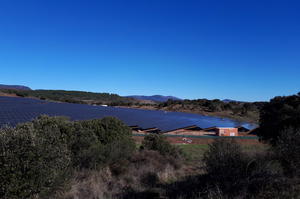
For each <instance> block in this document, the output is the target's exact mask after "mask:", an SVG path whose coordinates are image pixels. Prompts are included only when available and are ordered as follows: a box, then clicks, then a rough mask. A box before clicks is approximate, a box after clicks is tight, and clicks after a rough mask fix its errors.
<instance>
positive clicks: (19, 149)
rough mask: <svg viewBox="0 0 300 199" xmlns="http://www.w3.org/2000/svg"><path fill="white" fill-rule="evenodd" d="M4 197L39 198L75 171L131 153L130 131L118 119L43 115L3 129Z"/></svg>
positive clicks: (97, 166)
mask: <svg viewBox="0 0 300 199" xmlns="http://www.w3.org/2000/svg"><path fill="white" fill-rule="evenodd" d="M0 136H1V137H0V166H1V170H0V185H1V186H0V187H1V188H0V198H34V197H42V196H43V195H47V194H50V193H51V192H52V191H53V190H55V189H56V188H57V187H59V186H62V185H63V184H64V183H65V182H66V180H67V178H68V177H70V176H69V174H71V172H72V171H73V170H77V169H79V170H82V169H100V168H103V167H105V166H110V165H111V164H112V163H115V162H117V161H121V160H122V159H126V158H128V157H130V155H131V154H132V153H133V152H134V150H135V146H134V142H133V140H131V131H130V129H129V128H128V127H127V126H125V125H124V124H123V123H121V122H120V121H119V120H116V119H114V118H104V119H102V120H92V121H85V122H71V121H69V120H68V119H66V118H61V117H47V116H41V117H39V118H38V119H36V120H34V121H32V122H28V123H25V124H21V125H19V126H17V127H16V128H7V129H2V130H1V131H0Z"/></svg>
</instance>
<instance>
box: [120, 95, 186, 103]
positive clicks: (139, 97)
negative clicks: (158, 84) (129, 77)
mask: <svg viewBox="0 0 300 199" xmlns="http://www.w3.org/2000/svg"><path fill="white" fill-rule="evenodd" d="M125 97H129V98H133V99H137V100H151V101H156V102H166V101H168V100H169V99H171V100H182V99H180V98H178V97H174V96H163V95H152V96H146V95H130V96H125Z"/></svg>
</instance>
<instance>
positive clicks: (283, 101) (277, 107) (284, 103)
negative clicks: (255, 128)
mask: <svg viewBox="0 0 300 199" xmlns="http://www.w3.org/2000/svg"><path fill="white" fill-rule="evenodd" d="M290 127H292V128H300V93H299V94H298V95H293V96H287V97H275V98H274V99H272V100H271V101H270V102H269V103H267V104H265V106H264V107H263V108H262V110H261V113H260V129H259V136H260V137H261V138H262V139H263V140H265V141H269V142H270V143H271V144H272V145H276V144H277V141H278V138H279V137H281V136H285V135H284V134H282V133H286V131H284V129H286V128H290Z"/></svg>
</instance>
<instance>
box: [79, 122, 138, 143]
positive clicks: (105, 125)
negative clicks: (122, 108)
mask: <svg viewBox="0 0 300 199" xmlns="http://www.w3.org/2000/svg"><path fill="white" fill-rule="evenodd" d="M80 124H81V125H82V127H83V128H84V129H88V130H91V131H92V132H94V133H95V135H96V136H97V138H98V139H99V141H100V142H101V143H102V144H109V143H112V142H113V141H116V140H123V139H125V138H128V137H129V136H131V135H132V132H131V130H130V128H129V127H127V126H126V125H124V124H123V123H122V122H121V121H120V120H117V119H115V118H113V117H106V118H103V119H101V120H87V121H82V122H80Z"/></svg>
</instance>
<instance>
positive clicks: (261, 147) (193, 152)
mask: <svg viewBox="0 0 300 199" xmlns="http://www.w3.org/2000/svg"><path fill="white" fill-rule="evenodd" d="M177 146H178V147H179V148H180V149H181V150H182V152H183V153H184V155H185V157H186V159H187V161H189V162H195V161H201V159H202V157H203V154H204V153H205V151H206V150H208V147H209V145H208V144H178V145H177ZM242 149H243V151H245V152H247V153H248V152H249V153H260V152H265V151H267V150H268V146H267V145H265V144H244V145H242Z"/></svg>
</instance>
